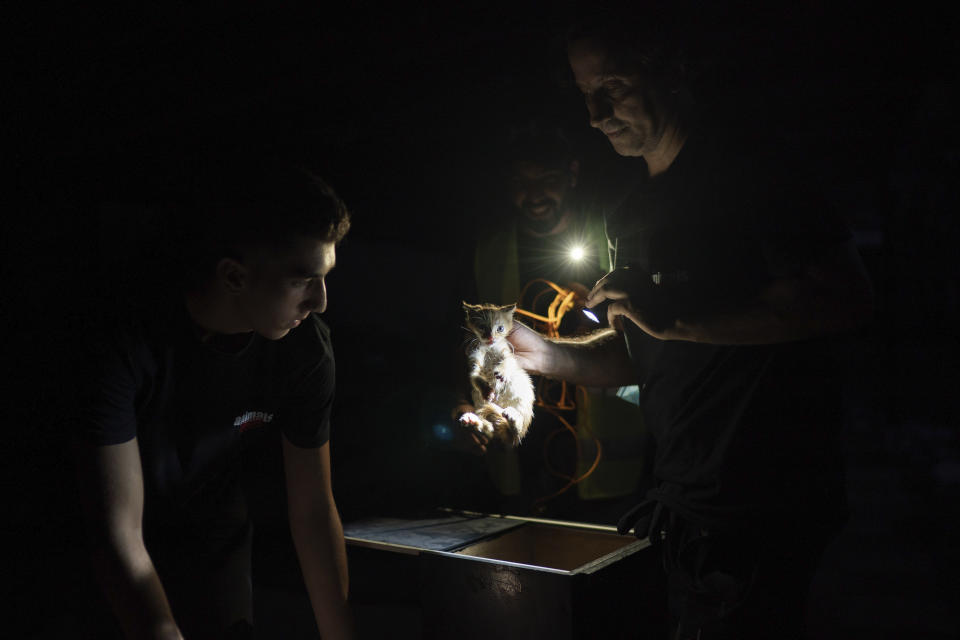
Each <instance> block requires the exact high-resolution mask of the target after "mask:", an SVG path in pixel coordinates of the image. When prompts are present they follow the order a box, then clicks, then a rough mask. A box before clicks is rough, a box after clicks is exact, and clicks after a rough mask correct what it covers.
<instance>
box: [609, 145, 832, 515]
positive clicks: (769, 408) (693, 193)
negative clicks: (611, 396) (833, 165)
mask: <svg viewBox="0 0 960 640" xmlns="http://www.w3.org/2000/svg"><path fill="white" fill-rule="evenodd" d="M774 169H775V167H774V165H772V164H766V165H765V164H764V163H757V162H753V163H741V162H738V161H735V160H733V159H731V156H730V154H726V153H723V152H721V149H720V148H718V147H717V146H714V145H712V144H708V143H701V142H700V141H699V140H698V139H697V138H696V137H693V136H692V137H691V139H690V140H689V141H688V142H687V144H685V146H684V148H683V150H682V151H681V153H680V155H679V156H678V157H677V159H676V160H675V162H674V163H673V165H671V167H670V169H669V170H668V171H667V172H665V173H664V174H661V175H660V176H657V177H656V178H654V179H650V178H645V179H643V180H641V182H640V184H638V186H637V188H636V189H635V190H634V191H633V192H632V193H631V195H630V196H628V197H627V198H626V200H625V201H624V202H623V203H622V204H621V206H620V207H619V208H617V209H616V211H614V212H613V214H612V215H610V216H609V217H608V220H607V231H608V236H609V239H610V242H611V246H612V248H613V249H614V252H615V265H614V266H615V267H617V268H622V267H625V266H627V267H629V268H630V269H631V270H635V272H636V273H638V274H641V275H640V277H643V278H646V279H649V280H647V284H646V286H645V287H644V289H645V290H646V291H647V293H646V294H645V296H646V299H647V300H650V301H652V304H654V305H662V307H663V313H664V314H665V317H667V318H669V317H671V316H674V315H677V314H697V313H699V312H705V311H708V310H710V311H723V309H724V308H725V307H726V306H728V305H729V306H731V307H733V306H735V305H737V304H738V303H741V302H744V301H746V300H748V299H749V298H750V297H751V296H753V295H756V294H757V293H758V292H759V291H760V290H761V288H762V287H763V286H764V285H765V284H767V283H769V282H770V281H772V280H773V279H775V278H779V277H790V276H792V275H799V271H800V269H801V268H802V265H803V263H804V261H805V260H806V259H808V258H810V257H813V256H815V255H816V253H817V252H819V251H822V250H825V249H828V248H829V247H831V246H834V245H836V244H838V243H840V242H843V241H845V240H847V239H848V238H849V232H848V231H847V230H846V228H845V226H844V225H843V224H841V223H840V222H839V221H838V220H837V219H836V218H835V217H833V216H832V215H831V214H830V213H829V211H828V208H827V207H826V206H825V205H824V203H823V202H821V201H817V200H815V199H814V198H812V197H810V196H809V195H808V193H809V191H811V190H810V189H807V188H806V186H805V185H800V186H797V182H798V181H797V180H793V179H791V176H785V177H784V178H783V179H780V178H777V177H776V172H775V171H774ZM651 281H654V282H659V284H655V285H653V286H652V287H651V286H650V282H651ZM637 297H638V298H640V297H643V296H640V295H638V296H637ZM626 325H628V326H626V327H625V336H626V340H627V346H628V351H629V353H630V356H631V359H632V361H633V362H634V364H635V366H636V369H637V373H638V381H639V384H640V389H641V391H640V402H641V408H642V410H643V412H644V418H645V421H646V424H647V426H648V428H649V429H650V430H651V432H652V433H653V435H654V438H655V440H656V443H657V452H656V461H655V469H654V473H655V475H656V476H657V478H658V479H659V480H660V481H662V482H663V483H664V484H663V487H662V488H661V491H660V496H661V497H664V496H666V497H665V500H666V501H668V502H669V503H670V506H671V508H673V509H674V510H676V511H678V512H679V513H682V514H684V515H686V516H687V517H689V518H691V519H693V520H694V521H699V522H702V523H705V524H712V525H713V526H731V524H733V523H737V524H738V525H739V526H743V525H749V524H752V523H757V522H761V521H766V522H769V521H771V519H772V520H775V521H796V520H797V518H798V517H799V518H801V519H810V518H813V519H815V520H818V521H821V522H831V521H836V519H837V518H840V517H842V514H843V509H844V498H843V495H844V492H843V485H842V470H841V465H840V458H839V448H838V445H837V441H836V438H837V431H838V427H839V420H840V398H839V386H838V380H837V379H836V374H837V367H836V366H835V363H834V362H833V360H832V359H831V356H830V354H831V350H830V343H829V341H828V340H824V339H821V340H806V341H798V342H791V343H784V344H775V345H763V346H728V345H711V344H701V343H693V342H684V341H660V340H656V339H654V338H652V337H651V336H649V335H648V334H646V333H644V332H643V331H642V330H640V329H639V328H638V327H636V326H635V325H633V324H632V323H626Z"/></svg>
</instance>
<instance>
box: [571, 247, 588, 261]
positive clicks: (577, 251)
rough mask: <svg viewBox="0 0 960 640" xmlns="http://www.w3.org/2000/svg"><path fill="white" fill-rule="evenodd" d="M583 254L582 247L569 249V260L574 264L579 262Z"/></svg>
mask: <svg viewBox="0 0 960 640" xmlns="http://www.w3.org/2000/svg"><path fill="white" fill-rule="evenodd" d="M584 254H585V251H584V250H583V247H571V248H570V259H571V260H573V261H574V262H579V261H580V260H583V256H584Z"/></svg>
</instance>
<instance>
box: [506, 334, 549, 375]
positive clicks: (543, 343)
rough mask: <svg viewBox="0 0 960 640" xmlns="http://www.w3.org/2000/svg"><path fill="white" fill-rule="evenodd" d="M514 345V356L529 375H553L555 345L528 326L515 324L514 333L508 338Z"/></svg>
mask: <svg viewBox="0 0 960 640" xmlns="http://www.w3.org/2000/svg"><path fill="white" fill-rule="evenodd" d="M507 340H509V341H510V344H511V345H513V355H514V356H516V358H517V362H518V363H519V364H520V366H521V367H522V368H523V369H524V370H525V371H528V372H529V373H535V374H542V375H552V374H553V373H554V372H553V371H552V370H551V369H552V362H553V348H554V344H553V343H552V342H550V341H549V340H547V339H545V338H544V337H543V336H542V335H540V334H539V333H537V332H536V331H534V330H533V329H531V328H530V327H528V326H526V325H525V324H522V323H519V322H514V323H513V331H512V332H510V335H509V336H507Z"/></svg>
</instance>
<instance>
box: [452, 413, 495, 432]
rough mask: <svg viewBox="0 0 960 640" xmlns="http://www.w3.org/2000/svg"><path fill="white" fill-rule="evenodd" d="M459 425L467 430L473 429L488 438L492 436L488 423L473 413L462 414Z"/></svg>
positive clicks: (491, 429)
mask: <svg viewBox="0 0 960 640" xmlns="http://www.w3.org/2000/svg"><path fill="white" fill-rule="evenodd" d="M460 424H461V425H463V426H464V427H467V428H468V429H473V430H474V431H476V432H478V433H481V434H483V435H485V436H487V437H488V438H489V437H490V436H492V435H493V427H491V426H490V423H489V422H487V421H486V420H484V419H483V418H481V417H480V416H478V415H477V414H475V413H470V412H467V413H464V414H463V415H462V416H460Z"/></svg>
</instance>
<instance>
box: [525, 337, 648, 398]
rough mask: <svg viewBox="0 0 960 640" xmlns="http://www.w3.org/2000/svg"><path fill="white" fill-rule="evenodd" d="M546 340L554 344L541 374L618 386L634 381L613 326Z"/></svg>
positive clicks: (629, 365) (596, 385)
mask: <svg viewBox="0 0 960 640" xmlns="http://www.w3.org/2000/svg"><path fill="white" fill-rule="evenodd" d="M550 342H552V343H553V345H554V346H553V348H552V349H551V353H550V357H549V358H548V362H547V364H546V367H545V368H546V369H548V370H547V371H543V372H542V373H543V375H546V376H548V377H551V378H557V379H560V380H566V381H567V382H570V383H572V384H579V385H585V386H590V387H619V386H623V385H630V384H636V382H637V373H636V371H635V369H634V367H633V365H632V363H631V362H630V358H629V357H628V355H627V347H626V344H625V343H624V340H623V336H622V335H621V334H618V333H617V332H615V331H614V330H613V329H604V330H601V331H597V332H595V333H592V334H590V335H589V336H586V337H584V338H561V339H556V340H551V341H550Z"/></svg>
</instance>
